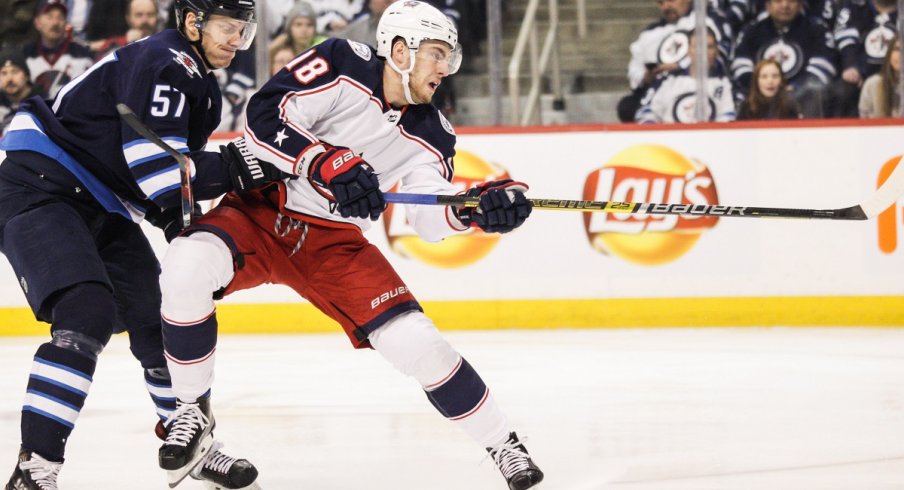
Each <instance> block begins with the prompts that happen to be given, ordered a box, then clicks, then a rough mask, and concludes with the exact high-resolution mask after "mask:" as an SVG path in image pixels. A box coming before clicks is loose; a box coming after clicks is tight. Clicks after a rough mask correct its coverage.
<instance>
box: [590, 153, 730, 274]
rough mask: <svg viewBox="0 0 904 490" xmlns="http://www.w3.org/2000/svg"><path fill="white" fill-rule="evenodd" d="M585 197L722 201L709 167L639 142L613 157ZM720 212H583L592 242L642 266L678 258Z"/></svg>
mask: <svg viewBox="0 0 904 490" xmlns="http://www.w3.org/2000/svg"><path fill="white" fill-rule="evenodd" d="M584 199H587V200H593V201H618V202H622V201H624V202H652V203H667V204H700V205H717V204H719V197H718V193H717V192H716V184H715V181H714V180H713V176H712V174H711V173H710V171H709V169H708V168H707V167H706V166H705V165H703V164H702V163H700V162H698V161H695V160H692V159H689V158H687V157H685V156H684V155H682V154H680V153H678V152H677V151H675V150H673V149H671V148H668V147H665V146H661V145H636V146H632V147H630V148H627V149H625V150H623V151H621V152H619V153H618V154H616V155H615V156H613V157H612V159H610V160H609V161H608V162H607V163H606V164H605V165H603V167H602V168H600V169H597V170H595V171H594V172H592V173H591V174H590V175H588V176H587V179H586V181H585V183H584ZM718 220H719V218H718V217H715V216H678V215H664V216H660V215H657V216H651V215H635V214H626V213H584V225H585V230H586V232H587V237H588V239H589V240H590V243H591V246H593V248H594V249H596V250H598V251H599V252H601V253H604V254H607V255H609V254H611V255H615V256H618V257H620V258H622V259H624V260H627V261H629V262H632V263H635V264H640V265H660V264H664V263H668V262H672V261H674V260H677V259H678V258H679V257H681V256H683V255H684V254H686V253H687V252H688V251H689V250H690V249H691V248H692V247H693V246H694V244H696V243H697V240H698V239H699V238H700V236H701V235H702V234H703V232H705V231H706V230H708V229H710V228H712V227H714V226H715V225H716V223H717V222H718Z"/></svg>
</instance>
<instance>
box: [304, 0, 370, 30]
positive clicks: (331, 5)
mask: <svg viewBox="0 0 904 490" xmlns="http://www.w3.org/2000/svg"><path fill="white" fill-rule="evenodd" d="M311 5H312V6H313V7H314V11H315V12H317V32H322V33H324V34H326V35H328V36H332V35H333V33H336V32H339V31H341V30H342V29H344V28H345V27H346V26H347V25H348V23H349V22H351V21H352V20H354V19H355V18H357V17H358V16H359V15H362V14H363V13H364V12H365V11H366V10H367V2H366V0H311Z"/></svg>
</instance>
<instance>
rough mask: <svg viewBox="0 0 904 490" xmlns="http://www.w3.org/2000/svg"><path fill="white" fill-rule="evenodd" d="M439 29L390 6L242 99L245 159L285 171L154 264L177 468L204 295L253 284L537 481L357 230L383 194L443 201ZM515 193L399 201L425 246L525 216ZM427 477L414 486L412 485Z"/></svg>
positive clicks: (196, 397) (227, 205) (197, 378)
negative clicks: (361, 35) (354, 35)
mask: <svg viewBox="0 0 904 490" xmlns="http://www.w3.org/2000/svg"><path fill="white" fill-rule="evenodd" d="M460 49H461V48H460V46H459V45H458V36H457V32H456V30H455V27H454V25H453V24H452V23H451V22H450V21H449V19H448V18H447V17H445V16H444V15H443V14H442V13H441V12H439V11H438V10H436V9H435V8H433V7H431V6H429V5H427V4H426V3H423V2H417V1H407V0H406V1H399V2H396V3H394V4H392V5H391V6H390V7H389V8H388V9H387V10H386V12H385V13H384V14H383V16H382V17H381V20H380V23H379V26H378V34H377V49H376V51H374V50H373V49H372V48H370V47H369V46H366V45H364V44H361V43H357V42H354V41H347V40H341V39H331V40H327V41H325V42H323V43H322V44H320V45H318V46H316V47H314V48H312V49H310V50H308V51H306V52H304V53H302V54H301V55H299V56H298V57H297V58H295V59H294V60H293V61H292V62H290V63H289V64H288V65H286V67H285V68H284V69H283V70H281V71H280V72H279V73H277V74H276V75H275V76H274V77H273V78H272V79H271V80H270V81H269V82H267V83H266V84H265V85H264V86H263V87H262V88H261V90H260V91H259V92H258V93H257V94H255V95H254V96H253V97H252V98H251V100H250V102H249V105H248V109H247V126H246V130H245V134H246V141H247V145H248V150H249V151H251V152H252V153H253V154H254V155H256V156H258V157H259V158H263V159H265V160H267V161H270V162H272V163H273V164H274V165H276V166H277V167H279V168H280V169H281V170H283V171H284V172H287V173H291V174H293V175H294V176H297V177H296V178H294V179H287V180H285V181H282V182H278V183H275V184H271V185H269V186H266V187H263V188H261V189H260V190H257V191H252V192H250V193H245V194H242V195H237V194H227V196H226V197H225V198H224V200H223V202H221V203H220V205H219V206H218V207H216V208H214V209H213V210H212V211H210V212H209V213H208V214H206V215H205V216H203V217H202V218H201V219H200V220H199V221H198V223H197V224H194V225H192V226H191V227H189V228H188V229H187V230H186V231H185V232H184V233H183V235H182V236H180V237H179V238H177V239H175V240H174V241H173V242H172V245H171V247H170V248H169V250H168V251H167V254H166V257H165V258H164V261H163V263H162V274H161V277H160V285H161V288H162V291H163V302H162V306H161V317H162V321H163V335H164V346H165V349H166V356H167V361H168V365H169V368H170V372H171V373H172V376H173V389H174V393H175V394H176V396H177V406H178V408H177V416H176V420H175V421H174V423H173V427H174V428H178V430H179V431H180V433H181V434H182V435H183V438H184V439H186V440H190V441H191V442H190V443H189V444H188V445H187V446H185V445H178V444H170V441H169V440H168V441H167V443H166V444H164V446H163V447H162V448H161V463H164V462H165V460H168V461H174V460H180V461H188V463H186V465H187V466H189V465H191V463H190V461H193V460H194V458H195V457H196V453H198V452H203V450H204V448H205V446H206V445H207V444H209V443H210V442H209V441H210V438H209V436H207V432H208V431H209V430H210V429H211V427H212V426H213V425H214V422H213V420H214V419H213V414H212V412H211V410H210V399H209V396H208V395H207V394H208V393H209V390H210V388H211V385H212V382H213V373H214V359H215V348H216V328H217V317H216V307H215V303H214V298H215V297H221V296H222V295H228V294H230V293H233V292H235V291H239V290H242V289H248V288H252V287H255V286H257V285H260V284H264V283H278V284H284V285H287V286H289V287H291V288H292V289H293V290H295V291H296V292H297V293H298V294H299V295H301V296H303V297H304V298H306V299H308V300H309V301H310V302H311V303H312V304H314V305H315V306H316V307H317V308H319V309H320V310H321V311H323V312H324V313H325V314H327V315H328V316H330V317H331V318H332V319H334V320H335V321H336V322H337V323H339V324H340V325H341V326H342V328H343V329H344V331H345V333H346V334H347V336H348V338H349V340H350V341H351V343H352V345H353V346H354V347H356V348H370V347H372V348H373V349H375V350H376V351H377V352H379V353H380V354H381V355H382V356H383V357H384V358H385V359H386V360H387V361H389V362H390V363H391V364H392V365H393V366H395V367H396V368H397V369H398V370H399V371H401V372H402V373H404V374H405V375H408V376H411V377H413V378H414V379H415V380H416V381H417V383H418V384H419V385H420V386H421V388H422V389H423V390H424V392H425V393H426V395H427V398H428V400H429V401H430V402H431V403H432V404H433V406H434V407H436V409H437V410H438V411H439V412H440V413H441V414H442V415H443V416H445V417H446V418H448V419H449V420H451V421H453V423H454V424H456V425H457V426H459V427H460V428H461V429H462V430H464V431H465V432H466V433H467V434H468V435H470V436H471V437H472V438H473V439H474V440H475V442H477V443H478V444H479V446H480V447H483V448H486V450H487V451H488V452H489V453H490V455H492V457H493V459H494V461H495V462H496V464H497V466H498V468H499V469H500V471H501V473H502V475H503V476H504V478H505V479H506V482H507V484H508V486H509V488H510V489H513V490H525V489H527V488H531V487H534V486H535V485H536V484H537V483H539V482H540V481H541V480H542V479H543V473H542V472H541V471H540V469H539V468H538V467H537V466H536V465H535V464H534V462H533V461H532V459H531V457H530V455H529V454H528V452H527V450H526V449H525V447H524V445H523V443H522V442H521V441H519V439H518V436H517V435H516V434H515V432H514V430H513V429H512V428H511V427H510V425H509V422H508V420H507V419H506V417H505V416H504V414H503V413H502V411H501V409H500V408H499V406H498V405H497V403H496V401H495V399H494V397H493V396H492V394H491V393H490V391H489V389H488V388H487V386H486V384H484V382H483V381H482V380H481V378H480V376H479V375H478V374H477V372H476V370H475V369H474V368H473V367H471V365H470V364H468V362H467V361H466V360H465V359H464V358H463V357H462V356H461V355H460V354H459V353H458V352H457V351H456V350H455V349H453V347H452V346H451V345H450V344H449V343H448V342H447V341H446V340H445V339H444V338H443V337H442V336H441V335H440V333H439V331H438V330H437V328H436V327H435V326H434V324H433V322H432V321H431V320H430V319H429V318H427V316H425V315H424V313H423V310H422V308H421V306H420V304H419V303H418V301H417V299H416V298H415V297H414V295H413V293H412V292H411V291H410V289H409V288H408V286H407V285H406V284H405V283H404V282H403V281H402V279H401V278H400V277H399V276H398V274H397V273H396V271H395V270H394V269H393V267H392V266H391V265H390V263H389V262H388V261H387V260H386V258H385V257H384V256H383V255H382V253H381V252H380V251H379V250H378V249H377V248H376V247H375V246H374V245H372V244H371V243H369V242H368V241H367V239H366V238H365V237H364V235H363V234H362V230H366V229H367V228H368V227H369V226H370V224H371V222H372V221H374V220H376V219H377V218H378V217H379V216H380V214H381V213H382V212H383V211H384V208H385V206H386V205H385V201H384V197H383V192H384V191H388V190H389V189H391V188H392V187H393V186H395V185H396V184H397V183H400V185H401V190H402V191H403V192H423V193H437V194H449V193H456V192H459V191H460V189H456V187H455V186H454V185H453V184H452V182H451V181H452V173H453V168H454V166H453V157H454V154H455V148H454V146H455V132H454V130H453V129H452V125H451V124H450V123H449V121H447V120H446V119H445V118H444V117H443V115H442V114H441V113H440V112H439V111H438V110H437V109H436V108H435V107H433V106H432V105H431V104H430V102H431V99H432V98H433V95H434V93H435V91H436V88H437V87H438V86H439V85H440V84H441V83H442V81H443V79H444V78H445V77H446V76H448V75H450V74H452V73H455V71H456V70H457V69H458V67H459V65H460V62H461V54H460V53H461V51H460ZM526 190H527V185H526V184H523V183H521V182H513V181H511V180H503V181H493V182H486V183H483V184H481V185H478V186H475V187H473V188H471V189H469V190H466V192H467V194H469V195H471V196H479V198H480V206H479V207H478V208H476V209H475V208H468V209H465V208H446V207H441V206H408V207H406V212H407V217H408V221H409V223H410V224H411V226H412V227H413V228H414V229H415V230H416V231H417V232H418V234H419V235H420V236H421V237H422V238H424V239H426V240H429V241H438V240H441V239H442V238H444V237H446V236H450V235H453V234H457V233H462V232H466V231H468V230H469V228H471V227H479V228H480V229H481V230H483V231H484V232H489V233H506V232H510V231H512V230H514V229H515V228H517V227H518V226H520V225H521V224H522V223H523V222H524V221H525V220H526V219H527V218H528V216H529V215H530V212H531V204H530V202H529V201H528V200H527V199H526V198H525V197H524V192H525V191H526ZM425 483H426V482H425Z"/></svg>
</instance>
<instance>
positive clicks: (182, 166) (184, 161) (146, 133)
mask: <svg viewBox="0 0 904 490" xmlns="http://www.w3.org/2000/svg"><path fill="white" fill-rule="evenodd" d="M116 110H117V111H119V115H120V116H122V119H123V120H124V121H125V122H126V124H128V125H129V126H130V127H131V128H132V129H134V130H135V132H136V133H138V134H140V135H141V136H142V137H143V138H144V139H146V140H148V141H150V142H151V143H154V144H155V145H157V146H158V147H160V149H161V150H163V151H165V152H166V153H167V154H168V155H169V156H171V157H173V158H175V159H176V162H178V163H179V179H180V181H181V182H180V195H181V196H182V226H188V225H190V224H191V212H192V208H194V205H195V199H194V197H193V196H192V193H191V171H190V167H191V161H190V160H189V159H188V157H187V156H185V155H183V154H181V153H179V152H178V151H176V150H175V148H173V147H172V146H170V145H168V144H166V142H165V141H163V140H162V139H160V137H159V136H157V134H156V133H154V132H153V131H151V128H149V127H147V126H145V124H144V123H143V122H141V120H140V119H138V116H136V115H135V113H134V112H132V109H129V106H127V105H125V104H116Z"/></svg>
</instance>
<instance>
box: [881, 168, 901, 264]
mask: <svg viewBox="0 0 904 490" xmlns="http://www.w3.org/2000/svg"><path fill="white" fill-rule="evenodd" d="M900 160H901V157H900V156H896V157H894V158H892V159H891V160H889V161H887V162H885V165H883V166H882V168H881V169H880V170H879V179H878V182H877V183H876V187H879V186H881V185H882V184H883V183H884V182H885V181H886V180H887V179H888V177H889V176H890V175H891V172H892V171H893V170H894V169H895V166H896V165H897V163H898V162H899V161H900ZM877 223H878V226H879V250H881V251H882V253H884V254H892V253H894V252H895V251H896V250H897V249H898V233H899V232H900V230H901V229H902V225H904V199H899V200H898V202H897V203H895V204H894V205H893V206H891V207H889V208H888V209H886V210H885V211H883V212H882V214H880V215H879V217H878V219H877Z"/></svg>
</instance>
